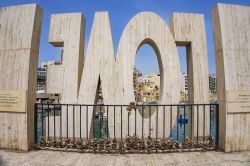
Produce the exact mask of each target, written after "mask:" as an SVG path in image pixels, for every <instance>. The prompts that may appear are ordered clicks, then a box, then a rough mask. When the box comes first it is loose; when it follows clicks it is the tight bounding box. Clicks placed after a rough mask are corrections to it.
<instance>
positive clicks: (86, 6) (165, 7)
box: [0, 0, 250, 73]
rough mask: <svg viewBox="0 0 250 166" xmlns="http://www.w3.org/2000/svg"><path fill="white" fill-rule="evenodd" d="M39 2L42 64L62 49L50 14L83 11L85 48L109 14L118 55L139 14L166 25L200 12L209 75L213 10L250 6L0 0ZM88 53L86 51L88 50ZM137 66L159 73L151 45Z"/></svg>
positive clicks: (201, 0)
mask: <svg viewBox="0 0 250 166" xmlns="http://www.w3.org/2000/svg"><path fill="white" fill-rule="evenodd" d="M28 3H37V4H38V5H39V6H40V7H41V8H42V9H43V11H44V15H43V24H42V32H41V44H40V51H39V61H40V62H41V61H47V60H53V59H54V60H59V59H60V48H59V49H58V48H55V47H53V46H52V45H50V44H49V43H48V34H49V24H50V16H51V14H58V13H71V12H81V13H82V14H83V15H84V16H85V18H86V35H85V48H86V46H87V44H88V39H89V35H90V31H91V27H92V22H93V18H94V14H95V12H96V11H108V12H109V17H110V22H111V30H112V35H113V42H114V48H115V52H116V50H117V46H118V43H119V40H120V37H121V34H122V31H123V29H124V28H125V26H126V24H127V23H128V21H129V20H130V19H131V18H132V17H133V16H134V15H135V14H137V13H138V12H141V11H152V12H155V13H156V14H158V15H160V16H161V17H162V18H163V19H164V20H165V21H166V22H167V23H169V18H170V16H171V14H172V13H173V12H187V13H200V14H204V15H205V24H206V37H207V47H208V60H209V72H210V73H215V72H216V71H215V53H214V45H213V31H212V21H211V10H212V8H213V7H214V6H215V4H216V3H229V4H238V5H247V6H249V5H250V0H0V6H11V5H19V4H28ZM85 52H86V49H85ZM178 52H179V57H180V63H181V69H182V71H183V72H185V71H186V53H185V48H178ZM135 66H136V67H137V68H139V70H141V71H142V72H143V73H151V72H158V71H159V68H158V64H157V59H156V56H155V53H154V51H153V49H152V48H151V47H150V46H147V45H143V46H142V47H141V48H140V49H139V52H138V56H137V58H136V64H135Z"/></svg>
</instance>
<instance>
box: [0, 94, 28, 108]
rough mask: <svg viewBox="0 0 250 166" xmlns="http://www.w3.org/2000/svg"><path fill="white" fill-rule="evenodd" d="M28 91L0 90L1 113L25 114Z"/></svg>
mask: <svg viewBox="0 0 250 166" xmlns="http://www.w3.org/2000/svg"><path fill="white" fill-rule="evenodd" d="M25 106H26V90H0V112H25V110H26V109H25Z"/></svg>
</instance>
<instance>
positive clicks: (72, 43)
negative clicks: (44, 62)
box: [46, 13, 85, 104]
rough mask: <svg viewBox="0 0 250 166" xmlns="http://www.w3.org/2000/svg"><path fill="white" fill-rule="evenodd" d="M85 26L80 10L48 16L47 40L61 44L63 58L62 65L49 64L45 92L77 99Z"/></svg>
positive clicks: (67, 101)
mask: <svg viewBox="0 0 250 166" xmlns="http://www.w3.org/2000/svg"><path fill="white" fill-rule="evenodd" d="M84 28H85V20H84V18H83V16H82V15H81V13H70V14H55V15H52V16H51V22H50V33H49V42H50V43H51V44H52V45H54V46H55V47H63V55H62V56H63V57H62V59H63V61H62V64H61V65H49V66H48V72H47V74H48V76H47V78H48V79H47V87H46V90H47V93H62V94H63V95H62V102H63V103H71V104H73V103H77V94H78V91H79V85H80V80H81V75H82V68H83V42H84ZM57 76H58V77H57ZM60 77H61V78H60ZM57 78H58V79H57Z"/></svg>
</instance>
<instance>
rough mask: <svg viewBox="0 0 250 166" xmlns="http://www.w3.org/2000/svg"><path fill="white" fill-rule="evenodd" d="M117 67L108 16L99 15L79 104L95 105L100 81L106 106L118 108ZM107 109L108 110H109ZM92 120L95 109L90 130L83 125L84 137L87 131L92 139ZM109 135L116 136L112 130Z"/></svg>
mask: <svg viewBox="0 0 250 166" xmlns="http://www.w3.org/2000/svg"><path fill="white" fill-rule="evenodd" d="M114 65H115V54H114V48H113V41H112V34H111V28H110V21H109V16H108V13H107V12H96V14H95V17H94V21H93V26H92V30H91V34H90V38H89V42H88V47H87V55H86V59H85V62H84V69H83V73H82V79H81V84H80V90H79V96H78V103H79V104H96V102H97V98H96V97H97V95H98V94H97V93H98V88H99V86H100V85H99V84H100V81H101V86H102V95H103V101H104V104H118V103H117V102H116V100H117V98H115V97H116V96H115V94H114V93H115V92H120V91H118V90H117V89H116V88H115V87H116V84H117V80H115V78H114V73H115V72H117V71H116V68H115V66H114ZM82 109H83V110H84V111H83V112H86V108H84V107H83V108H82ZM105 109H106V110H107V108H105ZM113 111H114V110H113V108H112V107H110V108H109V119H112V117H113V115H114V113H113ZM92 116H93V107H89V109H88V119H89V120H88V126H86V123H85V122H83V123H82V129H83V132H82V133H83V134H84V135H86V134H85V133H86V129H87V128H88V131H89V132H90V133H89V134H90V136H91V135H92V132H91V124H92ZM82 119H86V114H83V115H82ZM78 124H79V123H78ZM109 124H110V123H109ZM109 131H110V133H113V128H112V127H111V126H109Z"/></svg>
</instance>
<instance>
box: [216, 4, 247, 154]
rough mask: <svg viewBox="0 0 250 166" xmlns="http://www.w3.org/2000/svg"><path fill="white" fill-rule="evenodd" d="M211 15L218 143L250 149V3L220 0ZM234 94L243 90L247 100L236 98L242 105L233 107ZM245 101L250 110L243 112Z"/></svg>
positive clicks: (231, 149)
mask: <svg viewBox="0 0 250 166" xmlns="http://www.w3.org/2000/svg"><path fill="white" fill-rule="evenodd" d="M212 18H213V31H214V44H215V52H216V69H217V73H216V74H217V94H218V101H219V104H220V124H219V125H220V130H219V134H220V135H219V146H220V148H221V149H223V150H224V151H226V152H229V151H240V150H250V142H249V140H250V104H249V102H250V101H249V90H250V75H249V73H250V21H249V20H250V7H248V6H238V5H228V4H217V5H216V6H215V7H214V9H213V11H212ZM235 92H236V93H235ZM232 94H235V98H238V97H239V99H240V94H242V95H244V96H245V97H244V98H245V99H246V100H245V102H244V103H243V102H242V101H240V100H241V99H240V100H239V101H238V102H236V104H237V105H239V107H238V108H237V109H234V110H232V105H230V102H231V101H230V98H232V97H229V96H231V95H232ZM243 104H244V106H245V108H248V112H245V113H243V112H242V110H243V109H244V108H243V107H241V106H243ZM247 106H248V107H247ZM229 109H231V110H230V112H229ZM245 110H246V109H245Z"/></svg>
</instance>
